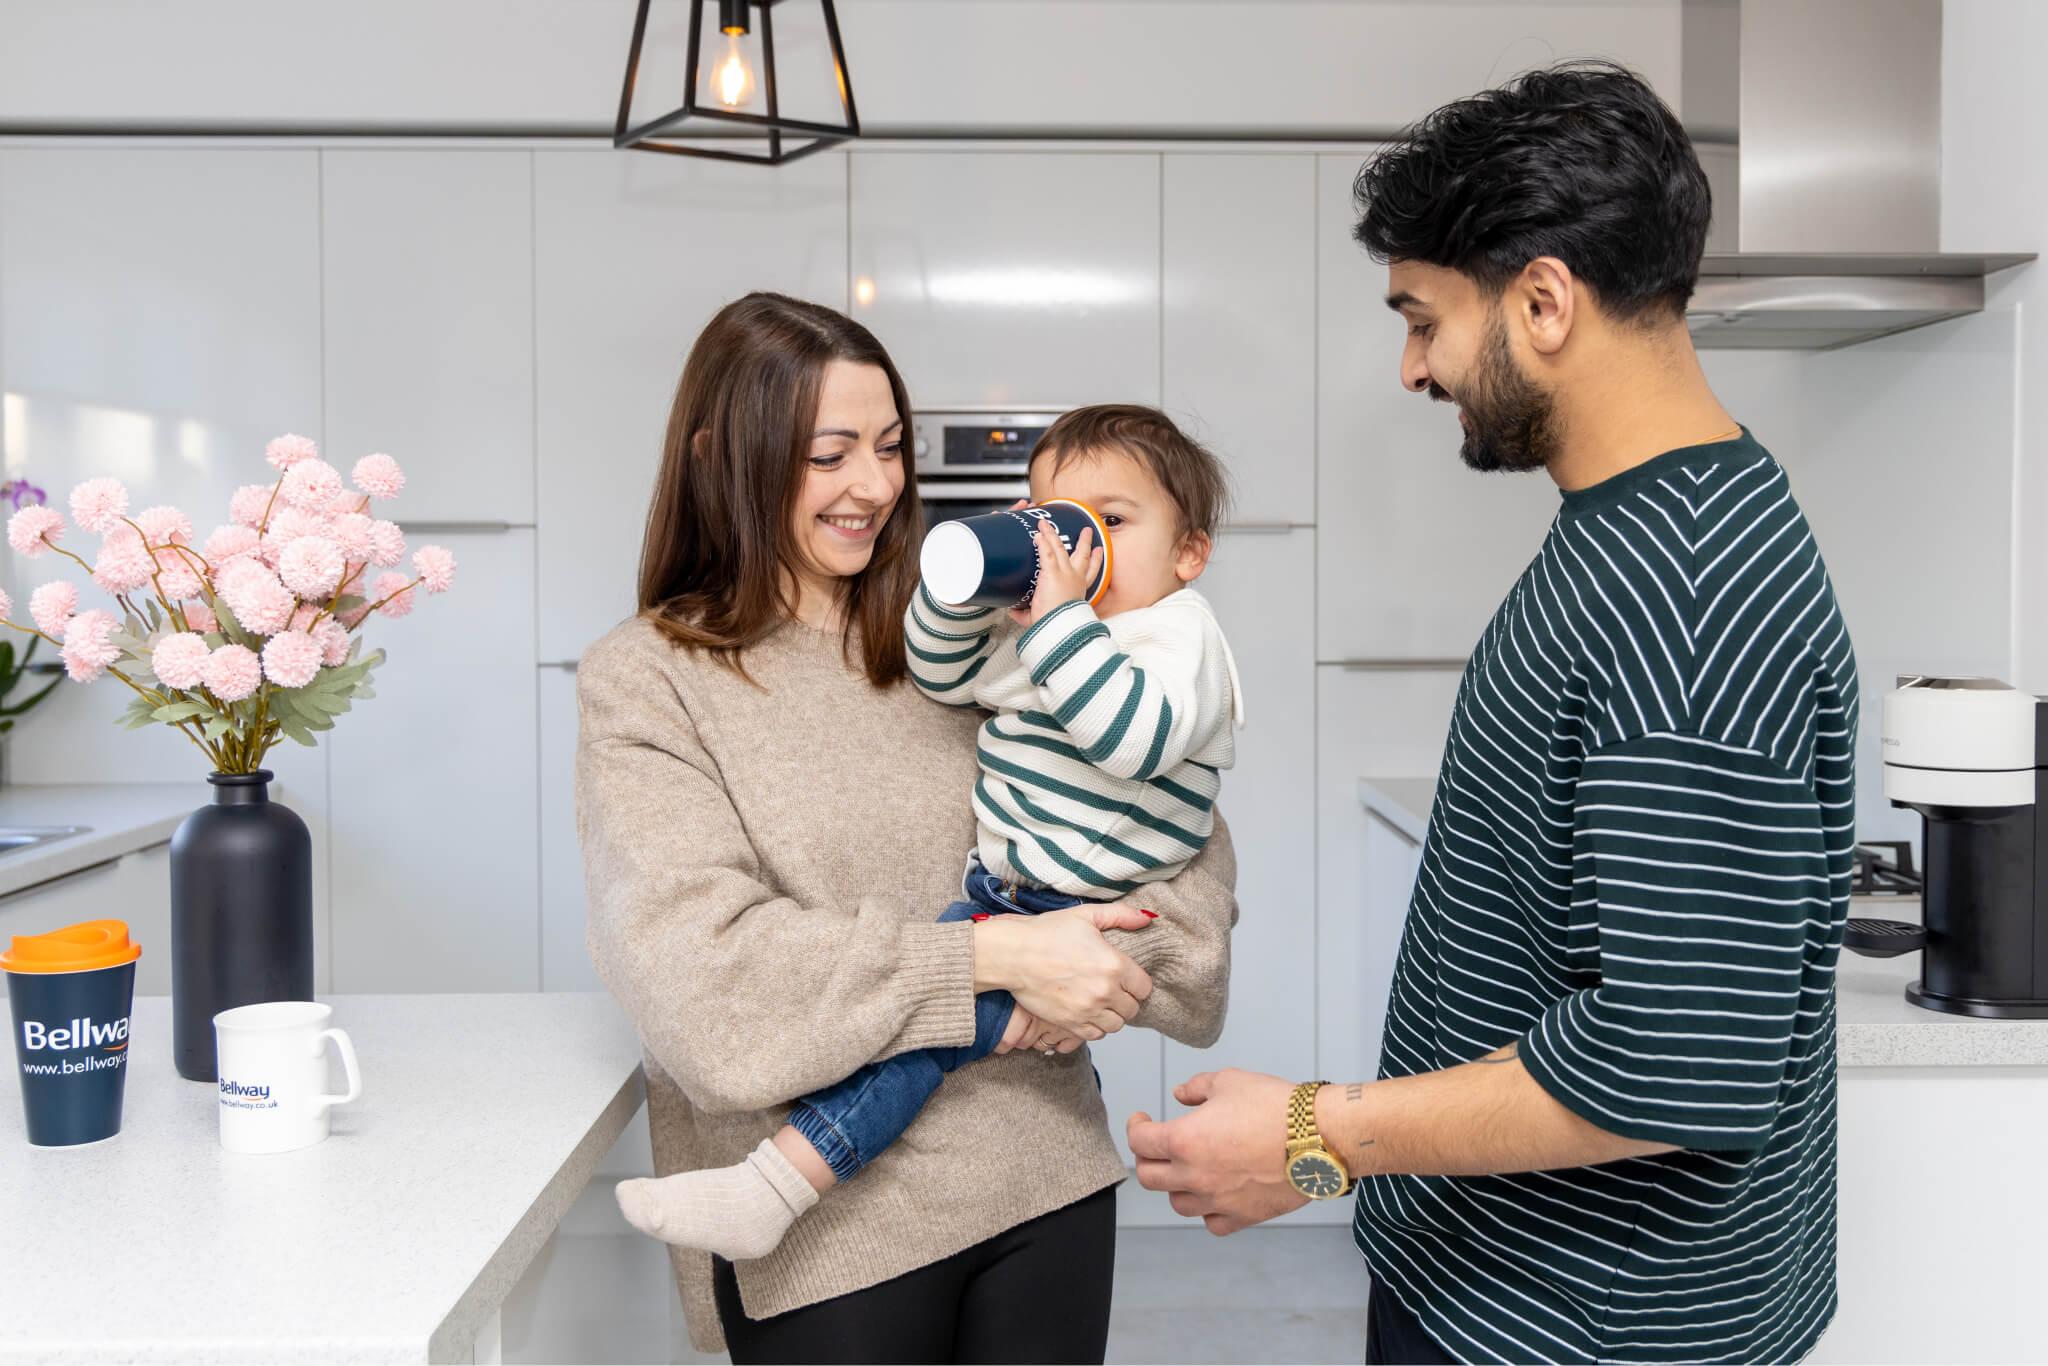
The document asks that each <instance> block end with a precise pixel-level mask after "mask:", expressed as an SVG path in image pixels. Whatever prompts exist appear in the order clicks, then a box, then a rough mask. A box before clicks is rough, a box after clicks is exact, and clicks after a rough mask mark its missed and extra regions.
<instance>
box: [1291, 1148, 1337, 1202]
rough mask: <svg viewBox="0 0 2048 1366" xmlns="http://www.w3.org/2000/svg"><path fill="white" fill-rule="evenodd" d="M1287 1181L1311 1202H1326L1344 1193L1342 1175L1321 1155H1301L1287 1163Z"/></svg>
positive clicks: (1335, 1165)
mask: <svg viewBox="0 0 2048 1366" xmlns="http://www.w3.org/2000/svg"><path fill="white" fill-rule="evenodd" d="M1287 1179H1288V1180H1290V1181H1292V1182H1293V1183H1294V1188H1295V1189H1296V1190H1298V1191H1300V1192H1301V1193H1302V1194H1303V1195H1306V1196H1307V1197H1308V1198H1309V1199H1311V1200H1328V1199H1330V1198H1332V1197H1333V1196H1337V1195H1342V1194H1343V1193H1344V1173H1343V1172H1341V1171H1339V1170H1337V1164H1336V1163H1334V1162H1332V1161H1331V1160H1330V1159H1329V1158H1327V1157H1325V1156H1323V1155H1322V1154H1321V1153H1303V1154H1301V1156H1299V1157H1297V1158H1295V1159H1294V1160H1293V1161H1292V1162H1290V1163H1288V1164H1287Z"/></svg>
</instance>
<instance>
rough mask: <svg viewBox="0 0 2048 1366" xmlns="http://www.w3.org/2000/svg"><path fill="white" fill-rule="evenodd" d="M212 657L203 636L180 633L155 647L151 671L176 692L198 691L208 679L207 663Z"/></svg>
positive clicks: (168, 637) (160, 641) (185, 632)
mask: <svg viewBox="0 0 2048 1366" xmlns="http://www.w3.org/2000/svg"><path fill="white" fill-rule="evenodd" d="M212 656H213V650H212V647H210V646H209V645H207V643H206V638H205V637H204V636H199V635H195V634H193V633H192V632H190V631H178V632H175V633H174V634H171V635H168V636H165V637H164V638H163V639H162V640H159V641H158V642H157V643H156V649H155V650H153V651H152V652H151V653H150V668H151V669H152V670H153V671H154V672H155V674H156V676H157V677H158V678H159V679H161V680H162V681H163V682H164V683H166V684H168V685H170V686H171V687H173V688H180V689H183V688H196V687H198V686H199V684H200V682H201V680H202V679H204V678H205V676H206V661H207V660H208V659H210V658H211V657H212Z"/></svg>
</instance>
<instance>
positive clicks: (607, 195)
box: [534, 149, 846, 661]
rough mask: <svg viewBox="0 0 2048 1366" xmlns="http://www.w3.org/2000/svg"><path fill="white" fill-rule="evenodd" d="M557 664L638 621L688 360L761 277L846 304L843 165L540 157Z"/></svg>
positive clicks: (543, 459) (551, 632)
mask: <svg viewBox="0 0 2048 1366" xmlns="http://www.w3.org/2000/svg"><path fill="white" fill-rule="evenodd" d="M534 196H535V204H534V234H535V236H534V246H535V253H536V261H537V265H536V271H537V275H536V286H535V287H536V300H535V302H536V307H537V316H538V319H539V330H538V337H539V399H538V407H537V414H538V419H539V442H540V447H539V459H540V506H542V507H544V508H545V509H547V514H546V516H545V517H543V518H542V519H541V521H542V523H543V526H542V531H541V544H540V556H541V559H540V564H541V575H540V583H541V587H540V619H541V653H540V658H541V659H543V660H549V661H556V660H573V659H575V658H577V657H578V656H579V655H581V654H582V653H583V650H584V647H586V646H587V645H589V644H590V642H591V641H593V640H595V639H596V638H597V637H598V636H600V635H603V634H604V632H605V631H606V630H608V629H610V628H611V627H612V626H613V625H614V624H615V623H617V622H618V621H619V620H620V619H622V618H624V617H626V616H629V615H631V613H632V611H633V603H634V582H635V573H636V568H637V565H638V563H639V554H640V537H641V529H642V527H643V526H644V524H645V522H646V519H647V503H648V498H649V495H650V494H651V493H652V491H653V487H654V476H655V471H656V470H657V468H658V467H659V465H660V463H661V443H662V434H663V432H664V431H665V429H666V427H667V424H668V412H669V401H670V398H671V397H672V396H673V394H674V393H675V388H676V381H677V379H678V378H679V377H680V376H681V374H682V372H683V358H684V356H685V355H687V354H688V353H689V349H690V345H691V343H692V342H694V341H695V340H696V338H697V334H698V332H699V331H701V330H702V328H703V326H704V324H705V323H706V322H707V321H709V319H710V317H711V315H712V314H713V313H715V312H717V311H718V309H719V308H720V307H721V306H723V305H724V304H726V303H728V302H730V301H731V300H733V299H735V298H737V297H739V296H740V295H741V294H743V293H745V292H746V291H748V290H750V289H766V290H776V291H779V292H781V293H785V294H796V295H801V296H802V297H804V298H807V299H812V300H815V301H817V302H819V303H823V304H829V305H831V306H832V307H834V308H844V307H845V306H846V160H845V158H844V157H841V156H836V155H833V154H831V153H825V154H822V155H819V156H816V157H812V158H810V159H808V160H805V161H799V162H796V163H794V164H792V165H789V166H784V167H780V168H779V169H776V170H773V171H764V170H763V169H762V168H760V167H758V166H734V165H725V164H721V163H716V162H708V161H701V160H692V159H690V158H686V157H655V156H620V155H616V154H614V153H612V152H611V151H610V150H608V149H607V150H603V151H596V152H592V151H559V152H557V151H548V152H536V153H535V154H534Z"/></svg>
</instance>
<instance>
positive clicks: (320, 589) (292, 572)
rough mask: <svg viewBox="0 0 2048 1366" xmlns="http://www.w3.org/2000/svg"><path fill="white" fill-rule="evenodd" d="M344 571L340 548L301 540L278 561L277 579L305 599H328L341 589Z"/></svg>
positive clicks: (323, 539)
mask: <svg viewBox="0 0 2048 1366" xmlns="http://www.w3.org/2000/svg"><path fill="white" fill-rule="evenodd" d="M299 468H300V469H304V468H305V466H303V465H301V466H299ZM346 568H348V564H347V562H346V561H345V560H344V559H343V558H342V554H341V547H339V546H337V545H335V543H334V542H332V541H330V540H328V539H327V538H326V537H325V536H301V537H299V539H297V540H296V541H293V542H292V543H291V544H290V545H288V546H286V547H285V548H284V551H283V553H282V554H280V555H279V556H278V557H277V576H278V577H279V578H281V579H283V580H284V586H285V587H286V588H289V589H291V590H292V592H294V593H296V594H297V595H298V596H299V597H301V598H307V599H324V598H326V597H328V596H330V595H331V594H332V593H333V592H334V590H335V588H336V587H338V586H339V585H340V583H341V573H342V571H343V570H344V569H346Z"/></svg>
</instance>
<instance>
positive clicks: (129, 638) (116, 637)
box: [107, 631, 149, 655]
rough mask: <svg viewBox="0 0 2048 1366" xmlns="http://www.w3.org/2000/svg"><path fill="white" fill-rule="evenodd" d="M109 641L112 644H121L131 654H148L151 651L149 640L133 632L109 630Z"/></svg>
mask: <svg viewBox="0 0 2048 1366" xmlns="http://www.w3.org/2000/svg"><path fill="white" fill-rule="evenodd" d="M107 642H108V643H109V644H111V645H118V646H120V647H121V648H122V649H124V650H126V651H128V652H129V653H130V654H135V655H146V654H148V653H149V644H148V642H147V641H145V640H144V639H143V638H142V636H141V635H138V634H135V633H132V632H128V631H109V632H107Z"/></svg>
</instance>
